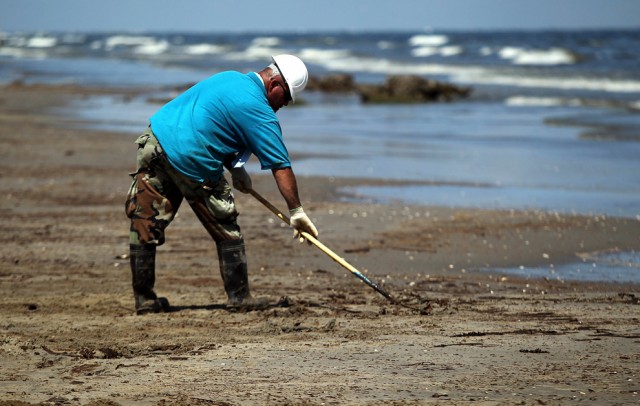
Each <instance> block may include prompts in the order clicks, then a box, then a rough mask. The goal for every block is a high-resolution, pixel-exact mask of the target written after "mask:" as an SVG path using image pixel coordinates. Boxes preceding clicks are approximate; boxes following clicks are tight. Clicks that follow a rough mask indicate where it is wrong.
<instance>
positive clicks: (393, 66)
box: [314, 55, 640, 93]
mask: <svg viewBox="0 0 640 406" xmlns="http://www.w3.org/2000/svg"><path fill="white" fill-rule="evenodd" d="M314 63H317V64H318V65H322V66H324V67H325V68H327V69H328V70H333V71H341V72H369V73H378V74H386V75H443V76H446V77H447V78H448V80H450V81H452V82H454V83H459V84H465V85H474V84H476V85H501V86H514V87H525V88H550V89H565V90H588V91H605V92H614V93H634V92H640V81H635V80H616V79H610V78H606V77H602V78H593V77H577V76H576V77H551V76H550V77H534V76H522V75H518V76H515V75H506V74H500V73H497V72H496V71H494V70H492V69H490V68H484V67H479V66H450V65H444V64H426V63H399V62H397V61H392V60H389V59H374V58H362V57H356V56H353V55H345V56H344V57H335V58H316V59H315V60H314Z"/></svg>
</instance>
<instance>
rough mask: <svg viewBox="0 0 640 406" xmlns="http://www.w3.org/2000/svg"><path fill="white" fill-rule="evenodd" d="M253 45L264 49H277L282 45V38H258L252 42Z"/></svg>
mask: <svg viewBox="0 0 640 406" xmlns="http://www.w3.org/2000/svg"><path fill="white" fill-rule="evenodd" d="M251 43H252V44H253V45H256V46H262V47H275V46H278V45H280V38H278V37H256V38H254V39H253V41H252V42H251Z"/></svg>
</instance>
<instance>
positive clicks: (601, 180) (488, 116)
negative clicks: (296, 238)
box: [0, 30, 640, 281]
mask: <svg viewBox="0 0 640 406" xmlns="http://www.w3.org/2000/svg"><path fill="white" fill-rule="evenodd" d="M283 52H287V53H294V54H297V55H299V56H300V57H301V58H303V59H304V60H305V62H306V63H307V65H308V67H309V70H310V74H311V75H316V76H325V75H329V74H332V73H348V74H351V75H353V77H354V79H355V81H356V82H358V83H379V82H382V81H383V80H384V79H385V78H386V77H387V76H388V75H392V74H413V75H419V76H422V77H427V78H431V79H436V80H440V81H445V82H450V83H453V84H456V85H459V86H469V87H471V88H472V89H473V92H472V94H471V97H469V98H468V99H465V100H461V101H457V102H452V103H438V104H419V105H365V104H362V103H361V102H360V100H359V99H358V97H357V96H356V95H353V94H347V95H335V94H318V93H312V92H307V93H305V94H303V97H302V99H303V102H304V103H300V105H296V106H291V107H288V108H285V109H282V110H281V111H280V112H279V113H278V115H279V117H280V119H281V123H282V127H283V130H284V133H285V139H286V141H287V146H288V148H289V150H290V152H291V153H292V154H293V155H294V156H299V159H296V161H295V162H294V169H295V171H296V173H298V174H301V175H325V176H334V177H361V178H383V179H389V180H399V181H409V182H410V183H409V184H403V185H402V186H388V187H372V186H366V187H364V186H363V187H356V188H350V189H348V190H345V192H347V193H348V194H349V196H351V197H350V199H355V200H360V201H372V202H392V201H393V202H400V203H408V204H426V205H432V204H433V205H445V206H450V207H471V208H496V209H535V210H550V211H557V212H562V213H579V214H598V215H607V216H621V217H628V218H637V219H639V220H640V30H626V31H500V32H488V31H480V32H391V33H389V32H387V33H384V32H381V33H354V32H326V33H268V34H266V33H245V34H224V33H198V34H195V33H135V34H134V33H123V32H117V33H84V34H79V33H16V32H11V33H0V83H10V82H13V81H21V82H23V83H27V84H29V83H50V84H80V85H87V86H107V87H116V88H122V87H136V86H143V87H146V88H152V89H155V90H154V91H153V95H154V96H160V97H171V96H173V95H174V94H175V93H173V92H172V90H171V89H172V88H173V87H175V86H182V85H184V84H187V83H193V82H196V81H198V80H201V79H204V78H206V77H208V76H209V75H211V74H214V73H216V72H219V71H222V70H227V69H235V70H240V71H252V70H254V71H255V70H259V69H261V68H262V67H263V66H265V65H266V64H267V63H269V61H270V56H271V55H274V54H278V53H283ZM158 107H159V105H156V104H152V103H149V102H148V101H147V98H146V97H139V98H134V99H129V98H126V99H125V98H121V97H115V96H98V97H95V98H92V99H90V100H83V101H82V103H78V104H77V105H74V106H71V107H70V108H67V109H66V110H65V111H64V113H65V114H74V115H76V116H77V117H79V118H82V119H86V120H88V121H90V122H91V123H90V125H91V126H94V127H98V128H104V129H111V130H117V131H122V132H124V133H127V134H131V136H132V137H133V136H135V135H137V134H138V133H139V132H140V131H141V130H142V129H143V128H144V127H145V126H146V125H147V120H148V117H149V116H150V115H151V114H153V112H154V111H155V110H156V109H157V108H158ZM88 125H89V124H88ZM248 168H249V170H250V171H254V172H255V171H258V170H259V168H258V167H257V165H256V163H255V162H253V161H251V162H250V164H249V166H248ZM605 262H606V261H605ZM629 263H632V264H636V265H637V264H638V263H640V259H639V258H638V254H636V253H631V254H630V260H629ZM576 265H580V264H576ZM601 267H602V266H601ZM624 269H625V270H627V271H628V270H632V271H633V272H635V274H636V276H635V278H636V279H634V280H636V281H640V276H637V267H634V266H626V267H624ZM516 271H518V270H516ZM546 271H547V270H542V271H540V272H546ZM528 272H529V274H535V273H536V272H537V271H534V270H528ZM555 272H558V269H556V270H555ZM564 273H565V274H567V275H569V274H572V273H571V272H568V271H566V272H564ZM585 274H587V273H585V272H583V273H582V274H581V276H580V277H581V278H585V276H584V275H585ZM588 274H589V275H596V274H595V273H593V272H591V273H588ZM605 274H606V273H605Z"/></svg>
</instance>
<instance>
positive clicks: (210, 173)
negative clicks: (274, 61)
mask: <svg viewBox="0 0 640 406" xmlns="http://www.w3.org/2000/svg"><path fill="white" fill-rule="evenodd" d="M150 122H151V129H152V131H153V133H154V134H155V136H156V137H157V138H158V141H159V142H160V145H161V146H162V149H163V150H164V151H165V153H166V154H167V158H168V159H169V162H171V165H173V166H174V167H175V168H176V169H177V170H178V171H180V172H181V173H182V174H184V175H186V176H187V177H189V178H191V179H194V180H196V181H199V182H215V181H217V180H218V179H219V177H220V176H221V175H222V172H223V171H224V166H223V162H224V159H225V157H227V156H228V155H229V154H236V153H239V152H244V151H246V150H249V151H251V152H252V153H253V154H254V155H255V156H256V157H258V160H259V161H260V164H261V166H262V169H276V168H286V167H290V166H291V162H290V160H289V153H288V152H287V148H286V147H285V145H284V141H283V140H282V129H281V128H280V122H279V121H278V118H277V117H276V113H275V112H274V111H273V109H272V108H271V106H270V105H269V102H268V100H267V92H266V89H265V87H264V85H263V83H262V79H260V77H259V76H258V75H257V74H256V73H253V72H251V73H248V74H243V73H240V72H232V71H229V72H221V73H218V74H216V75H213V76H211V77H210V78H208V79H205V80H203V81H202V82H199V83H197V84H196V85H194V86H193V87H191V88H190V89H189V90H187V91H186V92H184V93H182V94H181V95H180V96H178V97H176V98H175V99H173V100H172V101H170V102H169V103H167V104H166V105H164V106H163V107H162V108H161V109H160V110H158V112H157V113H156V114H154V115H153V116H152V117H151V119H150Z"/></svg>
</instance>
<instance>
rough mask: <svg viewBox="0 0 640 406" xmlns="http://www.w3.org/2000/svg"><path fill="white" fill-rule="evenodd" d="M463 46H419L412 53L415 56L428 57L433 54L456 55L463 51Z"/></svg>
mask: <svg viewBox="0 0 640 406" xmlns="http://www.w3.org/2000/svg"><path fill="white" fill-rule="evenodd" d="M462 51H463V50H462V47H460V46H456V45H450V46H446V47H430V46H425V47H418V48H414V49H412V50H411V55H413V56H415V57H427V56H433V55H441V56H455V55H459V54H461V53H462Z"/></svg>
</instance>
